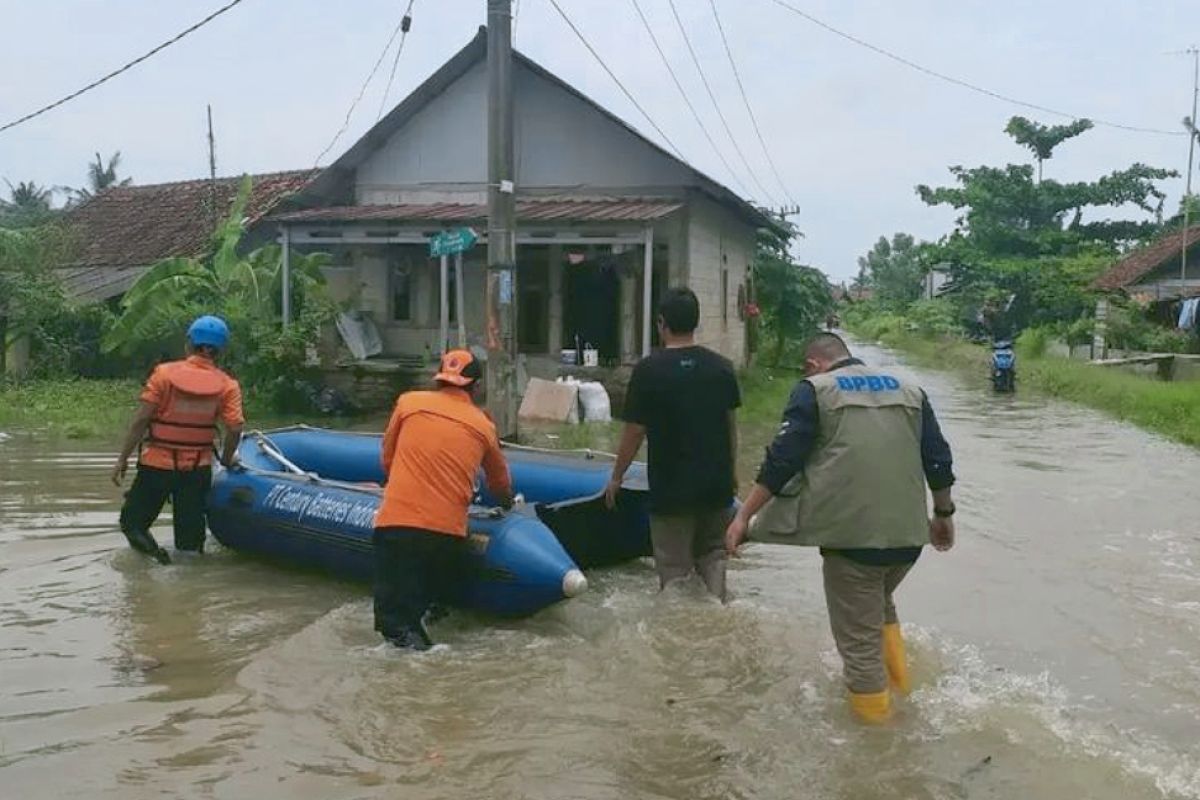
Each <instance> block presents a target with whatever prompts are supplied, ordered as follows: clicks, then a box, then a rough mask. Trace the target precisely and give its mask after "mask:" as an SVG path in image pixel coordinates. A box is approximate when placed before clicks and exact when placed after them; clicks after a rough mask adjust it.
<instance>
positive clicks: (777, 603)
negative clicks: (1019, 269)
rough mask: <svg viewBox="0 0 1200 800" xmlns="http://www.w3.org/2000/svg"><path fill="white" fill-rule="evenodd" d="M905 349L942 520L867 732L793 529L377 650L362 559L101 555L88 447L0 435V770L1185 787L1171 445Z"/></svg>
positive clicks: (1186, 726) (686, 784)
mask: <svg viewBox="0 0 1200 800" xmlns="http://www.w3.org/2000/svg"><path fill="white" fill-rule="evenodd" d="M862 354H863V355H864V356H865V357H866V358H867V360H868V361H873V362H875V363H879V362H884V363H889V364H895V361H894V359H893V358H892V357H891V356H890V355H888V354H886V353H882V352H880V351H878V350H875V349H871V348H865V349H864V351H863V353H862ZM900 369H901V371H904V370H903V368H900ZM910 374H911V373H910ZM916 377H917V378H918V379H919V380H920V381H921V382H922V383H923V385H924V386H925V387H926V389H927V390H928V392H929V394H930V397H931V398H932V400H933V402H934V404H935V407H936V408H937V410H938V412H939V414H940V416H941V417H942V421H943V426H944V428H945V430H946V433H947V436H948V438H949V439H950V441H951V443H952V444H953V446H954V449H955V455H956V461H957V472H958V473H959V478H960V485H959V487H958V489H957V490H956V500H957V502H958V506H959V509H960V515H959V544H958V546H957V547H956V548H955V550H953V551H952V552H951V553H949V554H937V553H933V552H927V553H926V554H925V555H924V556H922V558H921V561H920V562H919V564H918V566H917V568H916V569H915V570H914V572H913V573H912V575H911V576H910V577H909V579H908V580H907V581H906V583H905V584H904V586H903V587H902V588H901V590H900V592H899V594H898V602H899V606H900V614H901V617H902V619H903V620H904V621H905V624H906V626H907V629H908V631H909V636H910V639H911V644H910V649H911V651H912V654H911V655H912V658H913V660H914V662H915V664H914V678H915V684H916V691H915V692H914V693H913V695H912V696H911V698H909V700H907V701H906V702H903V703H902V704H901V708H900V714H899V718H898V719H897V720H896V721H895V722H894V723H893V724H892V725H890V726H888V727H885V728H882V729H867V728H864V727H862V726H860V725H858V724H856V723H855V722H853V721H852V720H851V718H850V716H849V713H848V711H847V709H846V707H845V702H844V699H843V689H842V685H841V680H840V664H839V662H838V659H837V656H836V653H835V652H834V649H833V642H832V637H831V636H830V634H829V632H828V626H827V622H826V617H825V611H824V606H823V601H822V595H821V589H820V573H819V563H818V562H819V558H818V557H817V556H816V555H815V554H813V553H811V552H808V551H806V550H801V549H798V548H772V547H764V546H757V547H754V546H752V547H750V548H748V549H747V550H746V551H745V555H744V557H743V558H742V559H740V560H738V561H737V562H735V564H734V566H733V569H732V574H731V578H730V583H731V586H732V587H733V589H734V591H735V593H736V599H735V601H734V602H733V603H732V604H731V605H730V606H728V607H721V606H720V605H718V604H715V603H713V602H710V601H707V600H705V599H704V598H703V597H701V596H700V593H699V591H698V590H696V589H695V588H694V587H693V588H692V589H691V590H684V591H676V592H669V593H667V594H665V595H661V596H660V595H656V594H655V593H654V592H653V586H654V578H653V573H652V571H651V569H650V568H649V566H648V565H646V564H634V565H629V566H626V567H622V568H619V569H614V570H608V571H602V572H599V573H595V574H593V575H592V576H591V581H592V589H591V590H590V591H589V592H588V594H587V595H586V596H584V597H582V598H579V599H577V600H574V601H571V602H569V603H565V604H561V605H559V606H558V607H556V608H553V609H551V610H549V611H547V612H545V613H543V614H541V615H539V616H537V617H535V618H533V619H529V620H523V621H518V622H506V623H502V624H499V625H496V624H493V623H490V622H486V623H485V621H483V620H480V619H476V618H472V617H470V616H465V615H461V614H458V615H454V616H452V617H451V618H450V619H449V620H447V621H445V622H443V623H441V624H439V626H438V627H437V628H436V629H435V631H434V632H435V636H436V637H437V638H439V640H441V641H442V642H445V643H446V644H447V645H448V646H447V647H444V648H438V649H437V650H435V651H433V652H432V653H429V654H426V655H422V656H418V657H406V656H402V655H397V654H393V653H390V652H388V651H387V650H386V649H384V648H381V647H379V646H378V644H377V641H378V640H377V639H376V637H375V635H374V634H373V632H372V630H371V613H370V600H369V598H368V596H367V594H366V593H365V590H364V589H363V588H361V587H357V586H352V585H347V584H339V583H336V582H333V581H330V580H327V579H325V578H321V577H317V576H312V575H308V574H305V573H299V572H293V571H286V570H282V569H276V568H273V567H271V566H269V565H265V564H261V563H257V562H254V561H251V560H248V559H245V558H242V557H240V556H237V555H235V554H232V553H229V552H227V551H223V550H222V549H221V548H220V547H219V546H217V545H215V543H212V542H211V540H210V545H209V547H210V550H211V551H212V552H210V554H208V555H206V556H204V557H203V558H202V559H200V560H198V561H191V562H183V560H182V559H179V562H180V563H177V564H175V565H172V566H169V567H160V566H157V565H155V564H152V563H150V562H149V561H148V560H146V559H143V558H141V557H138V556H136V555H135V554H133V553H132V552H130V551H129V550H128V549H126V548H125V547H124V546H123V545H124V540H123V538H122V537H121V536H120V534H119V533H116V532H115V530H114V526H115V519H116V509H117V507H118V501H119V497H118V493H117V491H116V490H114V489H113V488H112V487H111V485H109V484H108V483H107V471H108V468H109V466H110V462H111V458H112V448H111V447H106V448H103V449H100V448H99V447H98V446H97V447H94V448H93V447H81V446H79V445H78V444H77V443H61V442H52V441H46V440H44V439H41V438H37V437H33V436H28V435H22V434H20V433H17V432H9V433H10V434H11V435H10V436H8V437H7V438H5V437H2V436H0V439H2V441H0V787H3V788H2V789H0V795H3V796H5V797H22V798H41V797H55V798H60V797H88V798H118V797H119V798H140V797H159V796H169V797H185V796H186V797H213V798H274V797H288V798H321V799H322V800H324V799H325V798H398V797H403V798H406V800H407V798H450V797H454V798H459V797H463V798H465V797H477V798H781V799H782V798H795V797H806V798H846V799H847V800H849V799H850V798H854V799H855V800H859V799H869V798H901V797H902V798H931V799H932V798H938V799H940V798H948V799H952V798H1074V797H1088V798H1160V797H1165V798H1185V797H1188V798H1190V797H1200V736H1198V734H1200V498H1198V497H1197V492H1196V489H1195V486H1196V481H1197V475H1200V453H1197V452H1196V451H1193V450H1189V449H1186V448H1183V447H1180V446H1176V445H1173V444H1170V443H1167V442H1165V441H1163V440H1161V439H1158V438H1156V437H1154V436H1152V435H1150V434H1146V433H1143V432H1141V431H1138V430H1135V429H1133V428H1130V427H1127V426H1124V425H1121V424H1118V423H1115V422H1111V421H1109V420H1106V419H1104V418H1103V417H1101V416H1099V415H1097V414H1095V413H1092V412H1090V411H1087V410H1084V409H1079V408H1076V407H1073V406H1067V405H1061V404H1056V403H1052V402H1047V401H1043V400H1041V399H1038V398H1033V397H1028V396H1022V395H1018V396H1017V397H1015V398H997V397H993V396H992V395H991V394H990V393H988V392H987V391H986V387H985V385H984V383H983V381H982V380H980V381H976V382H973V381H967V380H964V379H963V378H962V377H960V376H948V375H942V374H937V373H926V372H920V371H918V372H917V374H916ZM761 444H762V442H761V441H759V442H752V441H750V442H745V444H744V447H745V449H746V451H747V453H748V458H749V459H750V460H753V459H754V457H755V455H756V454H757V453H759V452H761ZM743 474H749V470H748V469H747V470H746V471H744V472H743ZM169 527H170V526H169V523H168V525H167V526H166V527H160V528H159V529H158V535H159V537H160V541H169V539H170V530H169Z"/></svg>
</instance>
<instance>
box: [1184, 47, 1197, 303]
mask: <svg viewBox="0 0 1200 800" xmlns="http://www.w3.org/2000/svg"><path fill="white" fill-rule="evenodd" d="M1187 52H1188V53H1189V54H1191V56H1192V116H1190V117H1188V118H1187V119H1186V120H1184V127H1186V128H1187V129H1188V163H1187V181H1186V182H1185V183H1186V188H1185V189H1184V190H1183V236H1182V237H1181V241H1180V245H1179V296H1180V297H1183V293H1184V289H1185V288H1186V287H1187V257H1188V233H1189V229H1190V228H1191V225H1192V164H1193V160H1194V158H1195V154H1196V138H1197V136H1198V135H1200V134H1198V133H1197V130H1196V99H1197V97H1200V48H1198V47H1196V46H1195V45H1192V46H1191V47H1189V48H1188V49H1187Z"/></svg>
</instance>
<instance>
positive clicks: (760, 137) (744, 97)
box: [708, 0, 796, 206]
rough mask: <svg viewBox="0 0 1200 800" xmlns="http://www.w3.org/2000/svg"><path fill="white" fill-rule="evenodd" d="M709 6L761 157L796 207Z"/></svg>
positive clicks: (712, 0) (718, 17)
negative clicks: (759, 146)
mask: <svg viewBox="0 0 1200 800" xmlns="http://www.w3.org/2000/svg"><path fill="white" fill-rule="evenodd" d="M708 4H709V6H711V7H712V12H713V19H715V20H716V21H717V30H718V31H720V32H721V43H722V44H723V45H725V55H727V56H729V66H730V67H732V68H733V77H734V78H736V79H737V85H738V91H740V92H741V93H742V102H743V103H744V104H745V105H746V114H748V115H749V116H750V122H751V123H753V125H754V133H755V135H757V136H758V143H759V145H761V146H762V151H763V155H765V156H766V157H767V163H768V164H769V165H770V166H771V172H772V173H774V175H775V180H776V181H778V182H779V188H780V189H782V190H783V196H784V197H785V198H786V199H787V201H788V202H789V203H791V204H792V205H793V206H794V205H796V199H795V198H794V197H792V193H791V192H789V191H788V188H787V184H786V183H784V181H783V178H782V177H781V176H780V174H779V168H778V167H776V166H775V159H773V158H771V151H770V149H768V148H767V140H766V139H764V138H763V134H762V129H761V128H760V127H759V126H758V117H756V116H754V109H753V108H752V107H751V106H750V98H749V96H748V95H747V94H746V87H745V86H744V85H743V84H742V75H741V73H740V72H738V68H737V62H736V61H734V59H733V50H731V49H730V47H729V39H728V38H726V36H725V26H724V25H722V24H721V15H720V14H719V13H717V2H716V0H708Z"/></svg>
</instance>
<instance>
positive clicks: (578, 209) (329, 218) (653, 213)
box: [270, 199, 683, 224]
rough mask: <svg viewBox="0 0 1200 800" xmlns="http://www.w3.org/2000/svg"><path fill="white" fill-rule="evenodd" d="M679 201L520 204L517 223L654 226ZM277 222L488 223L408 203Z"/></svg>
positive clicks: (477, 207)
mask: <svg viewBox="0 0 1200 800" xmlns="http://www.w3.org/2000/svg"><path fill="white" fill-rule="evenodd" d="M681 208H683V203H682V202H681V201H678V200H663V199H657V200H651V199H624V200H622V199H607V200H546V199H538V200H519V201H517V221H518V222H519V223H522V224H526V223H530V222H555V221H562V222H652V221H654V220H658V219H662V218H663V217H666V216H668V215H670V214H673V213H674V212H676V211H678V210H679V209H681ZM270 219H272V220H275V221H278V222H309V223H321V222H328V223H346V222H475V221H483V220H486V219H487V206H486V205H484V204H482V203H428V204H418V203H406V204H402V205H363V206H333V207H328V208H313V209H309V210H307V211H292V212H288V213H284V214H276V215H274V216H272V217H271V218H270Z"/></svg>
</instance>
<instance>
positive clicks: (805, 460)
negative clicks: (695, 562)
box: [725, 333, 954, 722]
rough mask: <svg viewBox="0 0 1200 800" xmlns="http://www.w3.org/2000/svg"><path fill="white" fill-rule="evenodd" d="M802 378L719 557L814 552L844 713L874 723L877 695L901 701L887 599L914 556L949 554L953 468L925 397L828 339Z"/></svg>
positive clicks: (883, 703)
mask: <svg viewBox="0 0 1200 800" xmlns="http://www.w3.org/2000/svg"><path fill="white" fill-rule="evenodd" d="M805 369H806V371H807V375H808V377H807V378H806V379H805V380H803V381H801V382H800V383H798V384H797V385H796V388H795V389H794V390H793V392H792V396H791V399H790V400H789V401H788V405H787V408H786V409H785V411H784V415H783V424H782V426H781V428H780V430H779V433H778V434H777V435H776V437H775V440H774V441H773V442H772V443H771V446H770V447H769V448H768V450H767V456H766V459H765V460H764V461H763V464H762V467H761V468H760V470H759V473H758V479H757V482H756V484H755V486H754V489H753V490H752V491H751V493H750V496H749V497H748V498H747V499H746V502H745V504H743V505H742V507H741V509H739V511H738V514H737V516H736V517H735V518H734V520H733V522H732V523H730V525H729V529H728V531H727V532H726V535H725V540H726V547H727V548H728V550H729V551H730V553H731V554H732V553H734V552H735V551H736V550H737V547H738V545H739V544H741V542H742V541H744V540H745V539H746V538H747V535H748V534H749V537H750V538H752V539H754V540H756V541H765V542H775V543H781V544H796V545H808V546H814V547H820V548H821V555H822V556H824V559H823V562H824V568H823V571H824V577H825V601H826V604H827V606H828V609H829V621H830V626H831V627H832V629H833V637H834V640H835V641H836V643H837V648H838V652H839V653H840V654H841V656H842V662H843V665H844V671H845V677H846V684H847V687H848V688H849V690H850V705H851V708H852V709H853V710H854V712H855V713H856V714H858V716H859V717H860V718H862V719H864V720H866V721H869V722H882V721H883V720H885V719H887V718H888V717H889V716H890V714H891V694H890V692H889V688H888V687H889V684H890V685H891V687H892V688H894V689H895V690H897V691H898V692H900V693H906V692H907V691H908V689H909V678H908V668H907V665H906V662H905V653H904V640H903V638H902V637H901V635H900V623H899V620H898V618H897V616H896V607H895V604H894V603H893V601H892V594H893V593H894V592H895V590H896V587H897V586H899V585H900V582H901V581H902V580H903V579H904V577H905V575H907V574H908V571H909V570H910V569H912V566H913V564H914V563H915V562H916V560H917V557H918V556H919V555H920V554H921V548H922V546H923V545H924V544H926V543H932V544H933V546H934V547H935V548H936V549H938V550H949V549H950V548H951V547H952V546H953V544H954V522H953V515H954V502H953V501H952V499H951V496H950V487H951V486H952V485H953V484H954V472H953V459H952V456H951V453H950V446H949V445H948V444H947V443H946V440H945V438H943V436H942V432H941V429H940V428H939V427H938V422H937V417H936V416H935V415H934V413H933V409H932V407H931V406H930V405H929V399H928V398H927V397H926V396H925V393H924V392H923V391H922V390H921V389H920V388H919V387H917V386H915V385H912V384H910V383H908V382H907V381H905V380H903V379H900V378H897V377H895V376H894V375H891V374H889V373H888V372H886V371H882V370H873V369H870V368H868V367H866V366H865V365H864V364H863V363H862V362H861V361H859V360H858V359H856V358H853V357H851V355H850V351H849V349H848V348H847V347H846V343H845V342H843V341H842V340H841V339H840V338H839V337H838V336H836V335H834V334H831V333H821V334H818V335H817V336H816V337H815V338H814V339H813V340H812V341H811V342H810V343H809V345H808V348H807V349H806V351H805ZM926 486H928V488H929V490H930V491H931V492H932V494H933V517H932V518H930V517H929V515H928V506H927V500H926Z"/></svg>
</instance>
